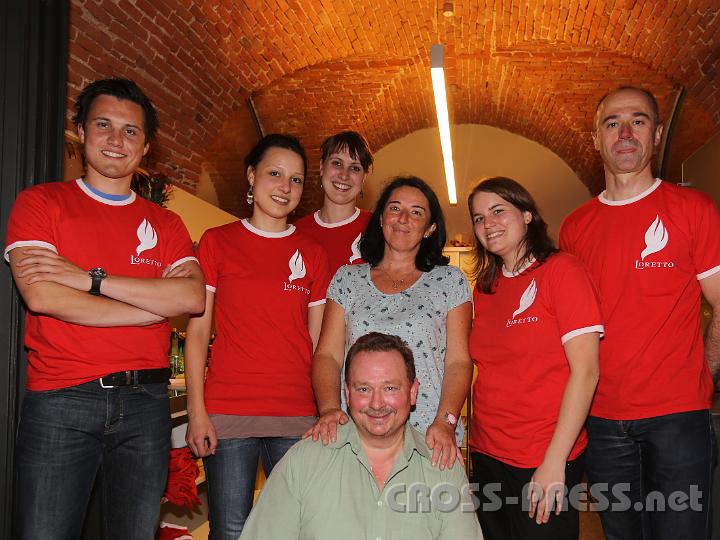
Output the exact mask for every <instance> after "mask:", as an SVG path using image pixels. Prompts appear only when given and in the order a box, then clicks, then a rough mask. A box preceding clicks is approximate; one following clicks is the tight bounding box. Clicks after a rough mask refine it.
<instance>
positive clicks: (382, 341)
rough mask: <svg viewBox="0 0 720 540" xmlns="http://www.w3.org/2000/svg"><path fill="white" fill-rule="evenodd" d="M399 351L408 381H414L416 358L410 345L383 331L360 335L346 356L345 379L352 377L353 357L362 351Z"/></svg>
mask: <svg viewBox="0 0 720 540" xmlns="http://www.w3.org/2000/svg"><path fill="white" fill-rule="evenodd" d="M390 351H397V352H399V353H400V356H402V358H403V362H404V363H405V374H406V375H407V378H408V381H410V383H412V382H413V381H414V380H415V377H416V375H415V359H414V357H413V353H412V351H411V350H410V347H408V346H407V343H405V342H404V341H403V340H402V339H401V338H399V337H398V336H394V335H391V334H383V333H381V332H370V333H369V334H365V335H364V336H360V337H359V338H358V339H357V341H356V342H355V343H353V345H352V347H350V350H349V351H348V353H347V356H346V357H345V381H346V382H347V381H348V379H349V377H350V366H351V365H352V361H353V359H354V358H355V357H356V356H357V355H358V354H360V353H361V352H390Z"/></svg>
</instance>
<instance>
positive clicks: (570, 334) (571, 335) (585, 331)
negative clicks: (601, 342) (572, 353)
mask: <svg viewBox="0 0 720 540" xmlns="http://www.w3.org/2000/svg"><path fill="white" fill-rule="evenodd" d="M592 332H597V333H598V334H600V337H603V336H604V335H605V327H604V326H603V325H602V324H597V325H595V326H586V327H584V328H578V329H577V330H573V331H572V332H568V333H567V334H565V335H564V336H563V337H561V338H560V341H562V344H563V345H565V344H566V343H567V342H568V341H570V340H571V339H572V338H575V337H578V336H581V335H583V334H590V333H592Z"/></svg>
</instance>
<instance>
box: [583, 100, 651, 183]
mask: <svg viewBox="0 0 720 540" xmlns="http://www.w3.org/2000/svg"><path fill="white" fill-rule="evenodd" d="M595 121H596V124H597V125H596V130H595V133H594V134H593V142H594V143H595V149H596V150H598V151H599V152H600V156H601V157H602V160H603V163H604V165H605V170H606V172H608V173H611V174H614V175H618V174H626V173H646V174H648V175H652V173H651V170H650V162H651V160H652V155H653V152H654V150H655V147H656V146H657V145H658V144H660V140H661V136H662V125H657V126H656V125H655V120H654V112H653V110H652V106H651V104H650V100H649V98H648V97H647V96H646V95H645V94H643V93H642V92H639V91H637V90H633V89H625V90H619V91H618V92H615V93H614V94H611V95H609V96H608V97H607V98H605V100H604V101H603V102H602V103H601V104H600V107H599V108H598V111H597V114H596V119H595Z"/></svg>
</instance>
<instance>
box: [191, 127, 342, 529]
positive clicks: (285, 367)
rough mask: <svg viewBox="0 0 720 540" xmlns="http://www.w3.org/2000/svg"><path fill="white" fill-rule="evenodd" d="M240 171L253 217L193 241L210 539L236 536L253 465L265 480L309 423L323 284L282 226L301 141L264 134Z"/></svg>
mask: <svg viewBox="0 0 720 540" xmlns="http://www.w3.org/2000/svg"><path fill="white" fill-rule="evenodd" d="M245 164H246V167H247V178H248V183H249V184H250V188H249V190H248V194H247V199H248V203H250V204H252V215H251V217H250V218H248V219H242V220H240V221H236V222H233V223H230V224H228V225H223V226H221V227H216V228H214V229H210V230H208V231H206V232H205V234H204V235H203V237H202V239H201V240H200V244H199V245H198V252H197V255H198V259H199V260H200V266H201V268H202V270H203V273H204V274H205V283H206V289H207V295H206V305H205V312H204V314H203V315H202V316H198V317H192V318H191V319H190V322H189V325H188V333H187V341H186V345H185V358H186V360H185V370H186V373H185V378H186V382H187V390H188V431H187V437H186V438H187V442H188V445H189V446H190V448H191V449H192V451H193V452H194V453H195V454H196V455H198V456H200V457H202V458H203V461H204V464H205V473H206V476H207V482H208V506H209V518H210V538H211V539H223V540H225V539H229V538H234V539H236V538H238V537H239V536H240V533H241V532H242V528H243V525H244V524H245V519H246V518H247V515H248V513H249V512H250V508H251V507H252V502H253V492H254V488H255V476H256V471H257V467H258V461H259V460H261V461H262V464H263V468H264V470H265V474H266V475H268V474H270V471H271V470H272V468H273V466H274V465H275V464H276V463H277V462H278V460H279V459H280V458H281V457H282V456H283V455H284V454H285V452H286V451H287V450H288V449H289V448H290V447H291V446H292V445H293V444H294V443H295V442H297V441H298V440H299V437H300V435H302V434H303V433H304V432H305V431H306V430H307V429H308V428H309V427H310V426H312V425H313V424H314V422H315V419H316V414H317V411H316V407H315V400H314V397H313V392H312V385H311V380H310V369H311V361H312V354H313V350H314V348H315V344H316V343H317V337H318V335H319V333H320V324H321V321H322V314H323V309H324V303H325V292H326V289H327V285H328V281H329V275H328V270H327V256H326V254H325V251H324V250H323V249H322V247H321V246H320V245H318V244H317V243H316V242H314V241H313V240H312V239H310V238H309V237H307V236H306V235H304V234H302V233H300V232H299V231H297V230H295V227H294V226H293V225H289V224H288V222H287V217H288V215H289V214H290V212H292V211H293V210H294V209H295V208H296V207H297V205H298V203H299V202H300V197H301V195H302V190H303V182H304V179H305V173H306V159H305V151H304V150H303V148H302V146H300V143H299V142H298V141H297V140H296V139H295V138H293V137H288V136H285V135H268V136H266V137H264V138H263V139H262V140H261V141H260V142H259V143H258V144H257V145H256V146H255V147H254V148H253V149H252V150H251V151H250V153H249V154H248V156H247V158H246V159H245ZM213 320H214V323H215V328H216V330H217V337H216V339H215V341H214V343H213V352H212V358H211V361H210V366H209V368H208V371H207V376H205V363H206V360H207V348H208V339H209V337H210V332H211V328H212V324H213Z"/></svg>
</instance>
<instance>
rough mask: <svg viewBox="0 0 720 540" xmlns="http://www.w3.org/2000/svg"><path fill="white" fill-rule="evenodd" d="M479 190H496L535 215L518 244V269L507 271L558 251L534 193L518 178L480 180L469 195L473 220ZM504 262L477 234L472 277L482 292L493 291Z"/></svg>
mask: <svg viewBox="0 0 720 540" xmlns="http://www.w3.org/2000/svg"><path fill="white" fill-rule="evenodd" d="M478 193H494V194H495V195H497V196H498V197H500V198H501V199H503V200H504V201H506V202H508V203H509V204H511V205H513V206H514V207H515V208H517V209H518V210H520V212H530V215H531V216H532V217H531V219H530V223H528V226H527V232H526V233H525V238H523V240H522V242H521V243H520V246H519V247H518V250H519V251H520V252H521V253H522V255H521V257H520V258H519V259H518V260H517V263H516V265H515V268H508V270H510V271H517V269H518V268H522V267H523V266H524V265H525V264H527V263H528V261H530V260H532V259H533V258H535V260H536V261H538V263H540V264H542V263H544V262H545V261H546V260H547V259H548V257H550V256H551V255H552V254H553V253H556V252H557V251H558V250H557V248H556V247H555V243H554V242H553V241H552V238H550V236H549V235H548V232H547V223H545V220H543V218H542V216H541V215H540V211H539V210H538V208H537V204H535V200H534V199H533V198H532V195H530V193H529V192H528V190H527V189H525V188H524V187H523V186H521V185H520V184H519V183H517V182H516V181H515V180H512V179H510V178H505V177H502V176H496V177H494V178H488V179H487V180H482V181H481V182H480V183H478V184H477V185H476V186H475V187H474V188H473V189H472V190H471V191H470V194H469V195H468V210H470V219H471V220H472V219H473V208H472V203H473V198H474V197H475V195H477V194H478ZM502 264H503V262H502V258H501V257H500V256H498V255H495V254H493V253H490V252H489V251H488V250H486V249H485V248H484V247H483V245H482V244H481V243H480V241H479V240H478V239H477V236H475V262H474V268H473V277H474V278H475V279H476V280H477V287H478V288H479V289H480V290H481V291H482V292H484V293H486V294H488V293H491V292H492V288H493V284H494V282H495V276H496V275H497V271H498V268H502Z"/></svg>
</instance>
